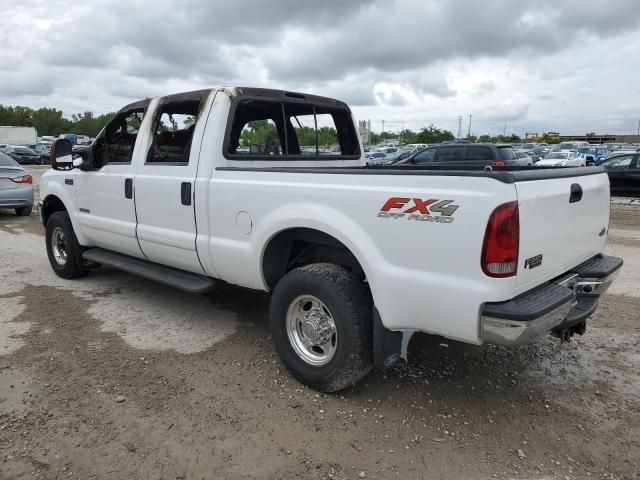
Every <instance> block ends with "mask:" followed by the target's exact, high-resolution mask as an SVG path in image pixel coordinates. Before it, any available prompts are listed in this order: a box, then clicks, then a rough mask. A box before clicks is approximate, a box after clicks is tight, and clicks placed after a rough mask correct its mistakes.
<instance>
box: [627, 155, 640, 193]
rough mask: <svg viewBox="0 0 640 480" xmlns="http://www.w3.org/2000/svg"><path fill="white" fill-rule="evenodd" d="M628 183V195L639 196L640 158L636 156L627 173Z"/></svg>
mask: <svg viewBox="0 0 640 480" xmlns="http://www.w3.org/2000/svg"><path fill="white" fill-rule="evenodd" d="M627 175H628V181H629V193H631V194H633V195H638V194H640V156H639V155H636V159H635V161H634V162H633V164H632V165H631V168H630V169H629V171H628V172H627Z"/></svg>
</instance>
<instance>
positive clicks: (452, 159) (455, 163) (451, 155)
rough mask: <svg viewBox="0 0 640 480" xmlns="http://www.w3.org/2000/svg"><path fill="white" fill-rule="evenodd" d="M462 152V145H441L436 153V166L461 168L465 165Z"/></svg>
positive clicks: (463, 148) (463, 149)
mask: <svg viewBox="0 0 640 480" xmlns="http://www.w3.org/2000/svg"><path fill="white" fill-rule="evenodd" d="M464 151H465V147H464V145H442V146H441V147H440V151H439V152H438V158H437V160H436V165H443V166H446V167H463V166H464V165H465V164H466V161H465V153H464Z"/></svg>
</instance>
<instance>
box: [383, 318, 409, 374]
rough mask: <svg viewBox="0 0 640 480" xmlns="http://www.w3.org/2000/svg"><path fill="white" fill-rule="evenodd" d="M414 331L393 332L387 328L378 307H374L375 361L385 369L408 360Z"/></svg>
mask: <svg viewBox="0 0 640 480" xmlns="http://www.w3.org/2000/svg"><path fill="white" fill-rule="evenodd" d="M412 335H413V332H410V331H407V332H401V331H396V332H393V331H391V330H388V329H386V328H385V326H384V325H383V324H382V319H381V318H380V313H379V312H378V309H377V308H376V307H375V306H374V307H373V363H374V366H375V368H376V369H378V370H385V369H387V368H391V367H393V366H394V365H396V364H397V363H398V362H400V361H401V360H402V361H405V362H406V361H407V347H408V345H409V340H410V339H411V336H412Z"/></svg>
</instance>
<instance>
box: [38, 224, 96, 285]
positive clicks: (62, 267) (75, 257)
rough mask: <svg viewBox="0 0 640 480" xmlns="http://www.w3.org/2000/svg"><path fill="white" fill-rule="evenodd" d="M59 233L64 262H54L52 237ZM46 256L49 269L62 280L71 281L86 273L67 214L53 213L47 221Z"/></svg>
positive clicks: (78, 245)
mask: <svg viewBox="0 0 640 480" xmlns="http://www.w3.org/2000/svg"><path fill="white" fill-rule="evenodd" d="M60 231H61V233H62V235H63V238H64V242H63V243H64V249H63V251H64V252H65V253H66V260H65V261H64V262H60V261H58V260H56V258H55V256H54V252H53V242H54V240H53V238H52V237H53V235H54V232H55V233H56V235H58V234H59V232H60ZM45 243H46V245H47V256H48V257H49V263H50V264H51V268H53V271H54V272H56V275H58V276H59V277H62V278H66V279H71V278H77V277H81V276H83V275H84V274H85V273H86V271H87V270H86V268H85V266H84V262H83V260H82V250H83V249H82V246H81V245H80V244H79V243H78V239H77V238H76V234H75V233H74V231H73V225H72V224H71V219H70V218H69V215H68V214H67V212H54V213H52V214H51V216H50V217H49V219H48V220H47V228H46V238H45ZM58 248H60V247H58Z"/></svg>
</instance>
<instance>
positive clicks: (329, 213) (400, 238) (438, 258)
mask: <svg viewBox="0 0 640 480" xmlns="http://www.w3.org/2000/svg"><path fill="white" fill-rule="evenodd" d="M208 192H209V200H208V204H207V205H206V206H205V205H202V206H203V207H204V208H206V209H208V213H207V221H208V222H209V223H208V225H206V226H204V225H203V228H202V229H201V228H200V225H199V228H198V231H199V232H200V231H201V230H202V231H210V232H211V234H210V236H208V238H207V239H206V243H207V245H206V248H207V252H206V254H204V255H203V256H205V257H207V258H210V259H211V264H210V265H209V266H208V268H209V270H208V273H209V274H211V275H213V276H217V277H219V278H222V279H224V280H226V281H228V282H231V283H234V284H238V285H242V286H246V287H251V288H259V289H267V287H266V284H265V282H264V279H263V276H262V268H261V265H262V256H263V252H264V249H265V247H266V245H267V244H268V242H269V240H270V239H271V238H273V237H274V236H275V235H276V234H277V233H279V232H281V231H283V230H286V229H289V228H296V227H306V228H313V229H317V230H320V231H322V232H325V233H328V234H330V235H332V236H333V237H335V238H336V239H338V240H340V241H341V242H342V243H344V244H345V245H346V246H347V247H348V248H349V249H350V250H351V251H352V252H353V254H354V255H355V256H356V258H357V259H358V260H359V262H360V264H361V265H362V267H363V269H364V271H365V273H366V275H367V280H368V282H369V284H370V287H371V291H372V294H373V298H374V302H375V304H376V306H377V308H378V310H379V312H380V315H381V317H382V321H383V324H384V325H385V326H386V327H387V328H390V329H393V330H400V329H409V330H421V331H426V332H431V333H438V334H441V335H444V336H447V337H451V338H457V339H460V340H464V341H468V342H474V343H477V342H479V341H480V340H479V338H478V333H479V332H478V313H479V309H480V306H481V303H482V302H486V301H498V300H503V299H505V298H510V297H511V296H512V293H513V287H514V280H513V279H501V280H496V279H488V278H487V277H486V276H485V275H484V274H483V273H482V270H481V268H480V255H481V250H482V243H483V239H484V233H485V229H486V225H487V220H488V218H489V215H490V214H491V212H492V211H493V209H494V208H495V207H496V206H497V205H499V204H501V203H505V202H508V201H513V200H515V188H514V185H513V184H506V183H501V182H499V181H496V180H493V179H489V178H471V177H458V176H428V175H364V174H319V173H303V172H300V173H282V172H260V171H245V170H224V171H221V170H218V171H215V173H214V176H213V178H212V179H211V180H210V181H209V186H208ZM196 197H197V195H196ZM393 197H400V198H407V199H412V198H417V199H421V200H423V201H426V200H429V199H437V200H451V201H452V204H453V205H456V206H458V208H457V210H456V211H455V212H454V214H453V215H452V218H453V221H452V222H451V223H436V222H431V221H421V220H417V219H415V218H413V219H410V215H409V214H405V215H401V216H398V217H394V216H386V215H384V216H380V211H381V209H382V207H383V205H385V203H386V202H387V201H388V200H389V199H390V198H393ZM413 205H414V203H413V201H412V200H410V201H408V202H407V204H406V207H404V208H399V209H391V210H389V213H402V212H403V211H406V210H407V209H410V208H411V207H412V206H413ZM241 212H246V215H248V216H249V218H250V219H251V225H252V228H251V232H250V233H249V234H243V232H242V231H241V230H242V229H241V228H240V227H239V224H238V220H237V219H238V218H239V214H240V215H241V216H245V214H244V213H241ZM433 215H434V216H436V214H433ZM198 218H203V217H202V216H201V215H200V213H199V214H198ZM245 218H246V217H245ZM245 225H246V222H245ZM199 236H200V234H199ZM201 240H202V241H201ZM203 242H204V238H202V239H199V243H198V245H199V247H198V248H199V249H200V248H202V247H205V245H204V244H203ZM201 258H202V257H201Z"/></svg>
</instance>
